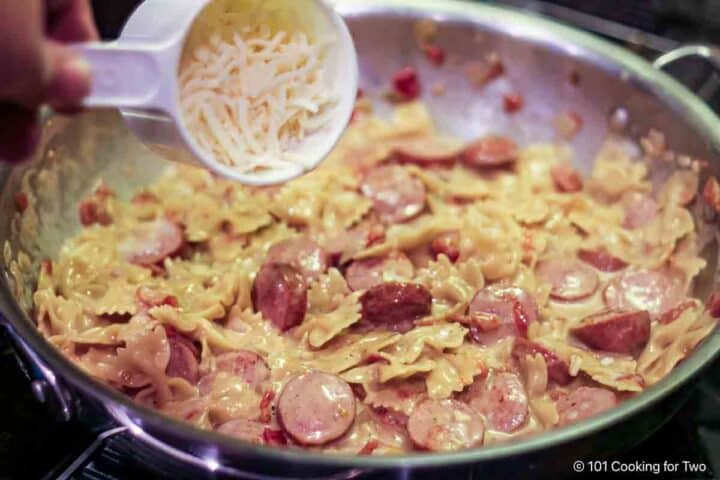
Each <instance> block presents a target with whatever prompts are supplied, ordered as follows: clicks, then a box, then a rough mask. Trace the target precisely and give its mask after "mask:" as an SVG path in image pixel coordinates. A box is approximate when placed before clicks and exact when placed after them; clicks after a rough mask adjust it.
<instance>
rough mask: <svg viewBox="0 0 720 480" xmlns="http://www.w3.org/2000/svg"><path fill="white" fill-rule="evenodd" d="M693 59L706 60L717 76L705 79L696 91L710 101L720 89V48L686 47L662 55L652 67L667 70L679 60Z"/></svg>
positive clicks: (708, 46)
mask: <svg viewBox="0 0 720 480" xmlns="http://www.w3.org/2000/svg"><path fill="white" fill-rule="evenodd" d="M693 57H699V58H702V59H705V60H706V61H707V62H708V63H709V64H710V65H711V66H712V67H713V69H714V70H715V75H711V76H710V77H709V78H707V79H705V80H704V81H703V83H702V86H701V87H700V88H698V89H697V90H696V93H697V95H698V96H699V97H700V98H702V99H704V100H709V99H710V98H712V96H713V94H714V93H715V92H716V91H717V89H718V87H720V77H719V76H720V48H718V47H714V46H711V45H684V46H682V47H678V48H675V49H673V50H670V51H669V52H666V53H664V54H662V55H660V56H659V57H658V58H656V59H655V61H654V62H653V64H652V65H653V67H654V68H656V69H657V70H665V69H666V67H668V66H670V65H671V64H673V63H675V62H677V61H678V60H682V59H685V58H693Z"/></svg>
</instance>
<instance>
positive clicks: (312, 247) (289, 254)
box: [265, 237, 330, 280]
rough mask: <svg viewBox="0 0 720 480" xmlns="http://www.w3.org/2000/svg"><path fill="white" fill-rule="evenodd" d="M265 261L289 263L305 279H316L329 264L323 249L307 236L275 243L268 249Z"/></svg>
mask: <svg viewBox="0 0 720 480" xmlns="http://www.w3.org/2000/svg"><path fill="white" fill-rule="evenodd" d="M265 261H266V262H268V263H285V264H287V265H290V266H292V267H293V268H295V269H296V270H298V271H299V272H300V273H302V274H303V276H304V277H305V278H306V279H307V280H314V279H316V278H317V277H319V276H320V275H321V274H322V273H324V272H325V271H327V269H328V266H329V265H330V259H329V256H328V254H327V253H326V252H325V250H323V248H322V247H320V245H318V244H317V243H316V242H315V241H313V240H311V239H309V238H307V237H299V238H290V239H288V240H283V241H281V242H279V243H276V244H275V245H273V246H272V247H271V248H270V250H268V254H267V259H266V260H265Z"/></svg>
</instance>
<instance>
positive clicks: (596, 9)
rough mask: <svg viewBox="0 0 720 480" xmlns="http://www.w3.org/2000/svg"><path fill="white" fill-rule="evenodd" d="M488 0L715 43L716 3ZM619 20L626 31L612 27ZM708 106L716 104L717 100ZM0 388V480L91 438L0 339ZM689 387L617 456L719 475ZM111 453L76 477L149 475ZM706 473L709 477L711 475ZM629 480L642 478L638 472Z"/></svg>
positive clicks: (711, 391) (121, 12) (596, 27)
mask: <svg viewBox="0 0 720 480" xmlns="http://www.w3.org/2000/svg"><path fill="white" fill-rule="evenodd" d="M0 1H13V2H14V1H18V2H20V1H22V0H0ZM137 3H138V2H137V1H136V0H95V1H93V4H94V5H95V9H96V17H97V20H98V24H99V28H100V31H101V33H102V35H103V37H104V38H113V37H115V36H116V35H117V33H118V32H119V30H120V28H121V26H122V24H123V22H124V19H125V18H126V17H127V16H128V15H129V13H130V12H131V11H132V9H133V8H134V6H135V5H136V4H137ZM493 3H502V4H509V5H512V6H516V7H520V8H525V9H529V10H532V11H535V12H538V13H539V14H543V15H547V16H551V17H554V18H556V19H558V20H560V21H563V22H566V23H570V24H574V25H576V26H580V27H582V28H585V29H588V30H591V31H594V32H595V33H599V34H601V35H604V36H606V37H608V38H610V39H612V40H615V41H617V42H619V43H622V44H625V45H627V46H628V47H630V48H632V49H634V50H636V51H638V52H639V53H640V54H642V55H645V56H646V57H648V58H653V57H654V56H656V55H657V54H658V53H660V51H662V50H664V49H667V48H672V47H673V46H674V45H676V44H677V43H683V42H700V41H704V42H715V43H720V0H654V1H653V0H553V1H542V2H541V1H530V0H505V1H496V2H493ZM601 19H604V20H601ZM608 20H609V21H610V22H611V23H608ZM618 25H620V26H625V27H630V28H617V26H618ZM716 98H717V95H716ZM713 106H714V107H715V108H716V109H718V107H720V102H718V103H717V104H714V105H713ZM0 385H1V386H0V478H12V479H33V478H41V477H43V476H46V475H50V477H52V476H53V474H52V473H50V472H53V471H57V470H56V469H57V468H62V465H63V464H65V463H67V462H69V461H71V460H72V459H73V458H74V456H76V455H77V454H78V452H80V451H82V449H83V448H84V447H85V446H87V444H88V443H89V442H90V441H91V440H92V439H93V438H94V435H93V433H92V432H90V431H89V430H87V429H86V428H85V427H83V426H80V425H75V424H72V423H71V424H63V423H59V422H57V421H55V420H54V418H52V416H51V415H50V414H49V413H48V412H47V411H46V410H45V409H44V408H43V407H42V405H41V404H39V403H38V402H37V401H36V400H35V398H34V397H33V396H32V394H31V392H30V388H29V382H28V380H27V378H26V377H25V376H24V375H23V373H22V372H21V370H20V369H19V368H18V366H17V364H16V362H15V359H14V357H13V355H12V353H11V350H10V348H9V346H8V344H7V343H6V342H4V340H3V339H1V338H0ZM693 388H694V391H693V393H692V396H691V398H690V400H689V401H688V403H687V404H686V405H685V406H684V407H683V408H682V409H681V410H680V412H679V413H678V414H677V415H676V416H675V417H674V418H673V419H672V420H671V421H670V422H668V424H667V425H666V426H665V427H663V428H662V429H661V430H660V431H659V432H657V433H656V434H655V435H653V436H652V437H651V438H650V439H649V440H647V441H646V442H644V443H643V444H641V445H640V446H639V447H638V448H635V449H633V450H632V451H630V452H628V453H626V454H625V455H623V456H622V457H619V458H620V459H621V460H623V461H633V460H639V461H646V462H656V461H659V462H662V461H663V460H669V461H674V462H682V461H683V460H690V461H695V462H704V463H706V464H707V465H708V467H709V468H711V469H713V470H714V471H715V472H720V362H716V363H715V365H714V366H712V367H711V368H710V369H708V370H707V371H706V372H705V373H704V374H703V375H702V377H701V379H700V380H699V381H698V382H696V384H695V386H694V387H693ZM113 455H114V456H115V457H117V456H118V453H117V451H115V452H114V453H112V455H109V454H107V455H104V456H102V457H101V458H98V459H96V460H94V461H93V462H91V464H90V467H89V468H87V469H86V470H85V471H84V473H81V474H78V475H79V476H78V478H93V479H109V478H151V477H152V474H150V473H149V472H148V470H147V469H146V467H147V465H142V462H139V461H136V460H135V461H133V459H132V457H131V456H127V455H125V456H122V455H120V459H118V458H115V457H113ZM568 462H569V460H568ZM119 465H121V466H120V467H119ZM568 465H570V463H568ZM113 469H114V470H113ZM568 470H569V468H568ZM102 472H112V473H102ZM186 474H187V472H186ZM719 474H720V473H719ZM113 475H114V476H113ZM173 477H174V478H179V477H177V476H176V475H173V476H172V477H168V478H173ZM705 477H706V478H710V477H711V474H708V475H706V476H705ZM183 478H185V477H183ZM632 478H641V475H633V476H632ZM685 478H688V477H687V476H686V477H685Z"/></svg>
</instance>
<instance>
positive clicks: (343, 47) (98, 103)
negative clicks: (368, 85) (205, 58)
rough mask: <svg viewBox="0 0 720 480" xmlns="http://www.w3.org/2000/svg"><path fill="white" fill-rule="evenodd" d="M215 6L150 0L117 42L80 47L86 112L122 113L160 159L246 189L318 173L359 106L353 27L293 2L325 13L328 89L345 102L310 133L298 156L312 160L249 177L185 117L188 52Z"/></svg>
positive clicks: (199, 0)
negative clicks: (183, 73)
mask: <svg viewBox="0 0 720 480" xmlns="http://www.w3.org/2000/svg"><path fill="white" fill-rule="evenodd" d="M210 1H211V0H145V2H143V3H142V4H141V5H140V6H139V7H138V8H137V9H136V10H135V12H134V13H133V14H132V16H131V17H130V19H129V20H128V22H127V24H126V25H125V28H124V29H123V31H122V34H121V35H120V38H119V39H118V40H117V41H115V42H109V43H85V44H78V45H76V49H77V50H78V51H80V52H81V53H82V54H84V55H85V57H86V58H87V60H88V62H89V63H90V65H91V70H92V89H91V93H90V95H89V96H88V98H87V99H86V100H85V106H86V107H90V108H95V107H117V108H119V109H120V111H121V113H122V115H123V117H124V118H125V120H126V122H127V124H128V126H129V127H130V129H131V130H132V131H133V132H134V133H135V134H136V135H137V136H138V137H139V138H140V139H141V140H142V141H143V142H144V143H145V144H146V145H148V146H149V147H150V148H152V149H153V150H154V151H156V152H157V153H159V154H161V155H162V156H164V157H166V158H169V159H171V160H174V161H180V162H184V163H191V164H194V165H200V166H203V167H206V168H209V169H211V170H213V171H215V172H217V173H218V174H220V175H222V176H225V177H228V178H231V179H234V180H237V181H239V182H241V183H244V184H248V185H272V184H277V183H282V182H286V181H288V180H291V179H293V178H295V177H297V176H299V175H301V174H303V173H304V172H306V171H308V170H311V169H313V168H314V167H316V166H317V165H318V164H319V163H320V162H321V161H322V160H323V159H324V158H325V157H326V156H327V155H328V153H330V151H331V150H332V148H333V147H334V146H335V144H336V143H337V141H338V140H339V138H340V136H341V134H342V132H343V131H344V129H345V127H346V126H347V124H348V122H349V121H350V117H351V115H352V111H353V107H354V103H355V97H356V94H357V83H358V66H357V54H356V52H355V46H354V44H353V41H352V37H351V36H350V33H349V31H348V29H347V26H346V25H345V23H344V22H343V20H342V18H340V16H339V15H338V14H337V13H336V12H335V11H334V10H333V9H332V8H331V7H330V6H328V5H327V4H326V3H325V2H324V1H323V0H289V2H291V3H294V2H305V3H307V6H308V8H314V9H317V14H318V15H317V19H316V21H315V23H316V24H318V25H320V27H319V28H321V29H322V31H321V32H315V33H321V34H324V35H330V36H332V37H333V38H334V39H335V43H334V45H333V46H332V48H331V49H330V51H329V53H328V58H327V59H326V62H327V72H328V75H329V77H330V78H329V81H328V84H329V85H330V87H331V88H332V89H334V90H335V92H333V93H334V94H335V96H336V98H337V99H338V101H337V102H336V103H335V104H334V105H333V106H332V107H331V108H332V111H331V113H330V120H329V122H328V124H327V126H326V127H325V128H322V129H320V130H318V131H317V132H315V133H313V134H312V135H308V137H307V138H306V139H305V140H303V142H302V143H301V144H299V145H298V146H297V148H294V149H293V150H292V153H294V154H297V155H298V156H299V157H301V158H305V159H307V162H305V163H304V164H303V165H295V164H293V165H289V166H288V167H285V168H282V169H276V168H273V169H269V170H266V171H258V172H257V173H253V172H251V173H241V172H239V171H237V170H235V169H233V168H232V167H230V166H228V165H224V164H221V163H219V162H217V161H216V160H215V159H214V158H213V156H212V155H211V154H208V153H206V152H205V151H204V150H202V149H201V148H200V147H199V146H198V144H197V143H196V142H195V140H194V138H193V136H192V135H191V134H190V132H188V131H187V129H186V128H185V126H184V122H183V119H182V110H181V107H180V102H179V85H178V69H179V66H180V60H181V56H182V51H183V47H184V45H185V41H186V38H187V37H188V34H189V33H190V30H191V27H192V25H193V22H194V20H195V19H196V17H197V16H198V15H199V14H200V13H201V12H202V10H203V9H204V8H205V7H206V5H207V4H209V3H210ZM237 1H243V0H237ZM294 4H295V3H294ZM295 5H297V4H295ZM303 7H304V6H303Z"/></svg>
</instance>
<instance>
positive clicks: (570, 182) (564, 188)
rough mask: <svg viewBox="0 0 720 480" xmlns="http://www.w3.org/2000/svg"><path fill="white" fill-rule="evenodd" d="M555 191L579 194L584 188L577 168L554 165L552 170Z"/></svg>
mask: <svg viewBox="0 0 720 480" xmlns="http://www.w3.org/2000/svg"><path fill="white" fill-rule="evenodd" d="M550 176H551V177H552V180H553V183H554V184H555V189H556V190H557V191H559V192H562V193H572V192H579V191H580V190H582V188H583V180H582V177H581V176H580V172H578V171H577V170H576V169H575V168H573V167H571V166H570V165H565V164H560V165H554V166H553V167H552V168H551V169H550Z"/></svg>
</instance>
